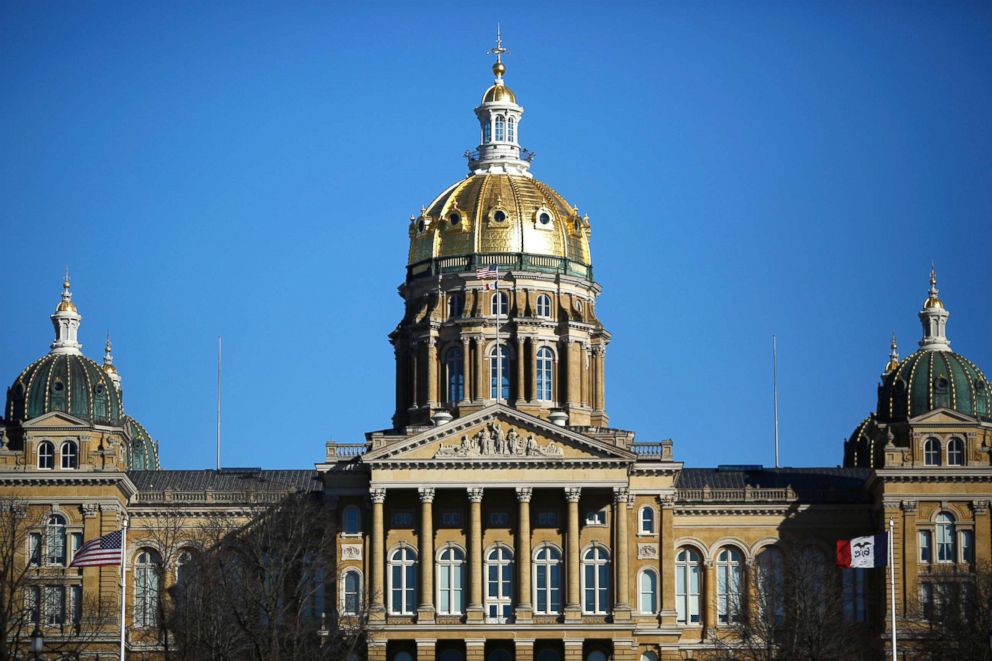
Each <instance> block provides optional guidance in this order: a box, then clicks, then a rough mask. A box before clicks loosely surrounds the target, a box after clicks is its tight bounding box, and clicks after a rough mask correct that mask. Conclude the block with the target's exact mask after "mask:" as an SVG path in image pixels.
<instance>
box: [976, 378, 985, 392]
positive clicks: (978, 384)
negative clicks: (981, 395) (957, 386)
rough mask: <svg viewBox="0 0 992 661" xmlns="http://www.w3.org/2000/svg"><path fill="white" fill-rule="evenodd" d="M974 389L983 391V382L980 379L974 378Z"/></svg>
mask: <svg viewBox="0 0 992 661" xmlns="http://www.w3.org/2000/svg"><path fill="white" fill-rule="evenodd" d="M975 390H977V391H978V392H985V382H984V381H982V380H981V379H975Z"/></svg>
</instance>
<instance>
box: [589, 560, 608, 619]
mask: <svg viewBox="0 0 992 661" xmlns="http://www.w3.org/2000/svg"><path fill="white" fill-rule="evenodd" d="M609 599H610V557H609V554H608V553H607V552H606V549H605V548H603V547H602V546H593V547H590V548H588V549H586V552H585V553H583V554H582V612H584V613H605V612H606V611H607V610H608V609H609V603H610V602H609Z"/></svg>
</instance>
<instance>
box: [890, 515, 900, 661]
mask: <svg viewBox="0 0 992 661" xmlns="http://www.w3.org/2000/svg"><path fill="white" fill-rule="evenodd" d="M895 526H896V522H895V520H894V519H889V591H890V592H891V593H892V595H891V596H892V602H891V611H892V661H898V656H897V653H896V550H895V543H894V542H893V532H894V531H895Z"/></svg>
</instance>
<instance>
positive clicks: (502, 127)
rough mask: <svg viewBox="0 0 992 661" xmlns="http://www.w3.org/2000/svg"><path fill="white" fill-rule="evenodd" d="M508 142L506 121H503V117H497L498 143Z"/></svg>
mask: <svg viewBox="0 0 992 661" xmlns="http://www.w3.org/2000/svg"><path fill="white" fill-rule="evenodd" d="M505 140H506V120H505V119H503V116H502V115H497V116H496V142H503V141H505Z"/></svg>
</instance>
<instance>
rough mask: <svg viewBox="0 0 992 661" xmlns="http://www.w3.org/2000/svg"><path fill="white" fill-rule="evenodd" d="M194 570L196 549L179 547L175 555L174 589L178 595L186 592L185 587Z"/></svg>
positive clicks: (187, 585)
mask: <svg viewBox="0 0 992 661" xmlns="http://www.w3.org/2000/svg"><path fill="white" fill-rule="evenodd" d="M195 571H196V551H194V550H192V549H188V548H187V549H180V550H179V555H177V556H176V591H177V593H178V595H179V596H180V597H182V596H183V595H184V594H185V593H186V588H188V587H189V583H190V581H191V580H192V578H193V573H194V572H195Z"/></svg>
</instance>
